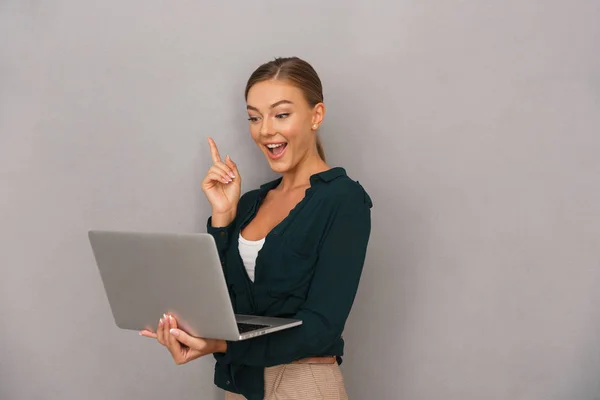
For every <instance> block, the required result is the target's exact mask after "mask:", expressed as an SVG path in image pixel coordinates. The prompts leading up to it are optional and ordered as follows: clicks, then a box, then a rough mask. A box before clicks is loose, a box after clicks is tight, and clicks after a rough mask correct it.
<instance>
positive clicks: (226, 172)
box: [209, 162, 233, 181]
mask: <svg viewBox="0 0 600 400" xmlns="http://www.w3.org/2000/svg"><path fill="white" fill-rule="evenodd" d="M209 171H212V172H216V173H217V174H221V175H222V176H223V177H225V179H227V180H228V181H231V180H232V178H233V177H232V176H231V174H233V171H231V174H230V169H229V167H228V166H227V165H225V164H223V163H222V162H218V163H216V164H213V165H212V167H210V170H209Z"/></svg>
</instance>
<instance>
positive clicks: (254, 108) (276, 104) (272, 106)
mask: <svg viewBox="0 0 600 400" xmlns="http://www.w3.org/2000/svg"><path fill="white" fill-rule="evenodd" d="M282 104H294V103H293V102H291V101H290V100H279V101H278V102H276V103H273V104H271V106H270V107H269V108H275V107H277V106H280V105H282ZM246 109H247V110H254V111H256V112H259V111H258V108H256V107H254V106H251V105H247V106H246Z"/></svg>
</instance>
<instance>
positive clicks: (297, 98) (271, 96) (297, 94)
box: [247, 80, 306, 109]
mask: <svg viewBox="0 0 600 400" xmlns="http://www.w3.org/2000/svg"><path fill="white" fill-rule="evenodd" d="M281 100H289V101H291V102H293V103H294V104H296V105H300V104H301V102H306V100H304V95H303V93H302V91H301V90H300V89H298V88H297V87H296V86H294V85H292V84H291V83H289V82H287V81H280V80H268V81H263V82H259V83H257V84H255V85H254V86H252V88H251V89H250V90H249V91H248V100H247V103H248V105H251V106H254V107H256V108H259V109H263V108H265V109H266V108H269V107H270V106H271V104H274V103H277V102H278V101H281Z"/></svg>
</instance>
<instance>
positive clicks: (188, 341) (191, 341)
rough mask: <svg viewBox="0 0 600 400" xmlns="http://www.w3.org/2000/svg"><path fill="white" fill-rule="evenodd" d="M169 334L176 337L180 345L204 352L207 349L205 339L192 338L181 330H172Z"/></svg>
mask: <svg viewBox="0 0 600 400" xmlns="http://www.w3.org/2000/svg"><path fill="white" fill-rule="evenodd" d="M169 333H170V334H171V336H173V337H175V339H177V341H178V342H179V343H181V344H184V345H186V346H187V347H189V348H190V349H193V350H197V351H199V352H203V350H204V348H205V347H206V341H205V340H204V339H200V338H197V337H193V336H190V335H188V334H187V333H185V332H184V331H182V330H181V329H177V328H172V329H171V330H170V331H169Z"/></svg>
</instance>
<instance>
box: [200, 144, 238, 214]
mask: <svg viewBox="0 0 600 400" xmlns="http://www.w3.org/2000/svg"><path fill="white" fill-rule="evenodd" d="M208 144H209V146H210V153H211V156H212V161H213V165H212V166H211V167H210V168H209V170H208V172H207V173H206V176H205V177H204V180H203V181H202V191H203V192H204V194H205V195H206V198H207V199H208V201H209V203H210V204H211V206H212V213H213V217H215V216H229V218H226V219H231V220H233V218H235V214H236V209H237V205H238V202H239V200H240V192H241V189H242V178H241V177H240V173H239V171H238V169H237V165H236V164H235V163H234V162H233V161H232V160H231V158H229V156H227V157H226V158H225V162H223V161H221V156H220V155H219V150H218V149H217V145H216V143H215V141H214V140H212V138H208ZM230 222H231V221H230Z"/></svg>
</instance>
